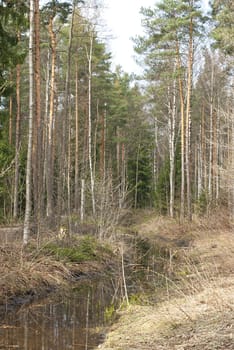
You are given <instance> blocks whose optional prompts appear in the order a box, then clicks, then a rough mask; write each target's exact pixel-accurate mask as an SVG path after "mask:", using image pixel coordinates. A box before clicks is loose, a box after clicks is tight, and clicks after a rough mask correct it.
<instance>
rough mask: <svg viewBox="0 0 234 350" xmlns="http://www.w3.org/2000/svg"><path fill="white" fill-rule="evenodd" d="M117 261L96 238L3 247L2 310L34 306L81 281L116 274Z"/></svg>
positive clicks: (0, 267)
mask: <svg viewBox="0 0 234 350" xmlns="http://www.w3.org/2000/svg"><path fill="white" fill-rule="evenodd" d="M115 264H116V260H115V257H114V255H113V252H112V250H111V247H109V246H108V245H107V244H103V245H102V244H100V243H99V242H98V241H97V240H96V239H95V238H94V237H89V236H85V237H82V236H79V237H78V238H77V237H76V238H74V239H71V238H69V241H68V240H59V241H56V240H53V241H51V240H50V241H49V242H44V243H43V244H42V245H41V247H40V248H38V247H37V246H36V243H33V242H32V243H30V244H29V245H28V246H27V247H24V248H22V245H21V243H17V242H16V243H11V244H4V245H1V246H0V273H1V280H0V306H2V307H3V308H4V307H5V305H6V304H7V305H8V307H13V306H18V305H22V304H25V303H30V302H32V301H33V300H35V299H36V298H41V297H42V296H45V295H46V294H47V293H49V292H51V291H54V290H55V289H58V288H61V287H66V286H67V285H69V284H71V283H73V282H76V281H77V280H79V279H81V278H86V279H90V278H92V277H94V276H95V277H97V276H98V275H100V276H101V275H102V276H103V275H105V274H107V271H108V273H111V272H114V270H115Z"/></svg>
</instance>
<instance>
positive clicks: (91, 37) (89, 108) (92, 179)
mask: <svg viewBox="0 0 234 350" xmlns="http://www.w3.org/2000/svg"><path fill="white" fill-rule="evenodd" d="M92 55H93V31H90V47H89V51H88V50H87V58H88V158H89V171H90V185H91V198H92V209H93V215H94V216H95V213H96V208H95V194H94V176H93V162H92V111H91V104H92V95H91V88H92Z"/></svg>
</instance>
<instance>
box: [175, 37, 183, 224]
mask: <svg viewBox="0 0 234 350" xmlns="http://www.w3.org/2000/svg"><path fill="white" fill-rule="evenodd" d="M176 59H177V69H178V71H179V76H178V85H179V96H180V129H181V132H180V133H181V135H180V140H181V141H180V144H181V196H180V219H181V220H182V221H183V220H184V214H185V210H184V199H185V168H184V155H185V147H184V145H185V142H184V141H185V135H184V131H185V120H184V119H185V118H184V91H183V82H182V79H181V76H180V71H181V68H182V64H181V58H180V51H179V43H178V40H177V41H176Z"/></svg>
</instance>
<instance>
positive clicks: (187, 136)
mask: <svg viewBox="0 0 234 350" xmlns="http://www.w3.org/2000/svg"><path fill="white" fill-rule="evenodd" d="M191 5H193V1H192V2H191ZM192 79H193V18H192V17H191V18H190V26H189V55H188V78H187V101H186V121H185V170H186V188H187V215H188V218H189V220H191V219H192V211H191V183H190V182H191V179H190V138H191V92H192Z"/></svg>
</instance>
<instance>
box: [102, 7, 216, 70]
mask: <svg viewBox="0 0 234 350" xmlns="http://www.w3.org/2000/svg"><path fill="white" fill-rule="evenodd" d="M104 1H105V4H106V6H105V7H106V8H105V9H104V12H103V13H102V16H103V18H104V20H105V22H106V25H107V27H108V29H109V30H110V31H111V34H112V37H111V38H110V39H109V40H108V43H109V44H108V45H109V50H110V51H111V52H112V56H113V66H116V65H118V64H120V65H121V66H122V68H123V70H124V71H125V72H128V73H136V74H139V73H141V68H140V67H139V65H137V63H136V62H135V60H134V55H135V53H134V49H133V45H134V44H133V42H132V40H131V37H136V36H137V35H139V34H140V35H141V34H143V28H142V26H141V19H142V15H140V13H139V12H140V8H141V7H154V5H155V3H157V0H104ZM208 1H209V0H203V1H202V2H203V7H204V9H207V8H208ZM113 68H114V67H113Z"/></svg>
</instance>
